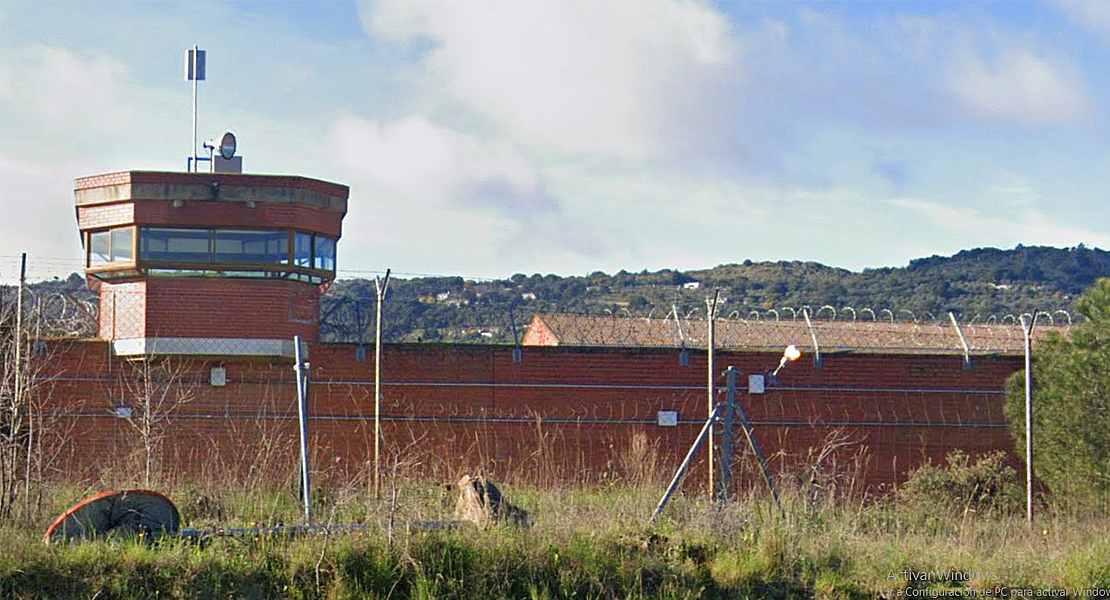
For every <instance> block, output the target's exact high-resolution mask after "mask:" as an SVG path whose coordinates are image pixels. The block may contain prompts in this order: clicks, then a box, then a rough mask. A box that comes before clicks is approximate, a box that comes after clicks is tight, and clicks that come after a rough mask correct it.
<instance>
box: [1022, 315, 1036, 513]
mask: <svg viewBox="0 0 1110 600" xmlns="http://www.w3.org/2000/svg"><path fill="white" fill-rule="evenodd" d="M1027 316H1029V315H1021V332H1022V334H1023V335H1024V337H1025V521H1026V523H1028V524H1029V526H1030V527H1032V526H1033V418H1032V415H1033V401H1032V399H1033V377H1032V373H1031V371H1030V368H1029V367H1030V363H1031V360H1030V355H1031V354H1032V348H1031V346H1032V344H1031V342H1030V338H1032V336H1033V326H1034V325H1035V324H1036V323H1037V317H1036V315H1034V316H1032V317H1030V320H1029V323H1028V324H1027V323H1026V322H1025V317H1027Z"/></svg>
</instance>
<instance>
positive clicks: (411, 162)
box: [329, 115, 607, 260]
mask: <svg viewBox="0 0 1110 600" xmlns="http://www.w3.org/2000/svg"><path fill="white" fill-rule="evenodd" d="M329 139H330V144H329V146H330V147H331V148H332V149H333V150H334V152H335V154H334V157H335V159H336V161H338V163H339V165H340V167H341V169H343V170H344V171H345V173H344V179H345V180H346V181H347V182H348V183H350V184H351V185H352V188H353V189H357V190H358V192H357V196H360V197H363V198H373V201H374V202H375V204H377V206H378V207H379V208H378V209H377V210H375V211H373V213H374V214H371V213H368V212H366V211H363V212H362V213H360V214H359V213H356V211H352V212H353V213H356V214H353V215H352V217H353V219H354V221H353V226H354V227H355V228H356V229H360V227H359V225H358V223H359V222H360V220H362V219H366V221H364V222H370V221H371V220H373V219H380V218H382V217H384V218H385V219H388V220H389V221H390V222H391V223H392V225H391V226H390V228H391V229H393V231H392V233H393V234H396V233H397V231H398V230H400V231H407V232H410V233H411V234H415V235H414V237H420V238H423V239H433V240H435V241H436V242H437V244H439V245H440V246H439V248H440V250H439V251H440V252H442V248H443V247H452V246H454V247H468V248H470V249H471V250H475V251H477V252H483V251H484V252H492V253H494V254H499V253H502V252H506V251H509V250H511V251H513V252H515V253H517V254H522V255H536V254H539V253H541V252H551V253H555V254H560V253H561V254H575V255H597V254H599V253H601V252H603V251H604V249H605V248H606V247H607V245H606V244H604V243H602V241H601V237H600V236H597V235H595V233H594V226H593V225H591V224H589V223H584V222H581V221H579V220H577V219H576V218H574V217H571V216H568V215H567V214H566V211H565V210H564V206H563V204H562V203H561V202H560V201H559V200H558V199H557V198H556V197H554V196H553V195H552V194H550V193H549V192H548V190H547V184H546V181H545V178H544V176H543V174H542V173H541V172H540V170H538V169H537V168H536V167H535V166H534V165H533V164H532V163H531V162H530V161H529V160H528V159H527V158H526V157H525V156H524V155H523V154H522V153H520V152H519V151H517V150H516V149H514V148H513V147H512V146H511V145H509V144H507V143H505V142H502V141H496V140H482V139H480V138H478V137H477V136H475V135H472V134H468V133H464V132H460V131H457V130H455V129H451V128H448V127H444V126H441V125H437V124H435V123H433V122H431V121H430V120H429V119H427V118H426V117H423V116H419V115H410V116H408V117H404V118H402V119H399V120H397V121H394V122H390V123H381V122H378V121H376V120H372V119H364V118H359V117H353V116H348V117H343V118H341V119H339V120H338V121H336V122H335V124H334V125H333V126H332V128H331V131H330V133H329ZM355 195H356V194H355V193H353V194H352V196H353V197H354V196H355ZM348 225H349V226H352V223H349V224H348ZM370 228H371V229H375V230H377V229H381V225H380V224H379V223H373V224H371V225H370ZM475 235H477V236H478V237H479V238H480V239H481V240H482V241H484V240H485V239H487V238H488V239H491V240H492V241H493V245H492V246H490V245H487V247H486V248H484V249H482V250H477V249H476V246H477V245H478V244H477V243H476V242H478V240H476V239H475V237H474V236H475ZM486 260H496V259H494V258H492V257H486Z"/></svg>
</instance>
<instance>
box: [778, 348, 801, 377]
mask: <svg viewBox="0 0 1110 600" xmlns="http://www.w3.org/2000/svg"><path fill="white" fill-rule="evenodd" d="M801 357H802V351H801V350H798V347H797V346H795V345H794V344H790V345H789V346H787V347H786V350H783V352H782V359H780V360H779V366H778V368H776V369H775V372H774V373H771V376H772V377H774V376H775V375H778V374H779V371H780V370H782V368H783V367H785V366H786V363H788V362H794V361H796V360H798V359H799V358H801Z"/></svg>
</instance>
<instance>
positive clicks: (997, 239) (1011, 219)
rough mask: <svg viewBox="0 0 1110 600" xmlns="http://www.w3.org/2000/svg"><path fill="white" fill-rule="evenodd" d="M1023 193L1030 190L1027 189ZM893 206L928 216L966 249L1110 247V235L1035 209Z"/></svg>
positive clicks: (925, 203) (901, 202)
mask: <svg viewBox="0 0 1110 600" xmlns="http://www.w3.org/2000/svg"><path fill="white" fill-rule="evenodd" d="M1023 193H1028V191H1027V190H1023ZM889 204H891V205H893V206H896V207H899V208H903V209H906V210H908V211H910V212H913V213H915V214H918V215H920V216H924V217H926V218H927V219H928V220H929V221H931V222H932V223H933V225H934V226H936V227H937V228H938V229H940V230H942V231H946V232H949V233H953V234H956V235H957V236H958V239H959V241H960V242H961V243H962V244H963V245H964V247H966V246H968V245H972V246H982V245H989V244H994V245H998V246H1013V245H1015V244H1026V245H1049V246H1060V247H1070V246H1075V245H1077V244H1080V243H1083V244H1086V245H1088V246H1094V247H1098V248H1110V234H1107V233H1106V232H1103V231H1095V230H1089V229H1082V228H1079V227H1074V226H1070V225H1065V224H1061V223H1058V222H1056V221H1054V220H1053V217H1052V216H1051V215H1047V214H1045V213H1044V212H1043V211H1042V210H1040V209H1039V208H1036V207H1033V206H1024V207H1021V208H1018V209H1016V210H1013V211H1009V212H1006V213H999V214H993V215H992V214H986V213H983V212H981V211H979V210H976V209H973V208H965V207H959V206H950V205H945V204H940V203H937V202H932V201H929V200H921V199H916V198H897V199H894V200H890V201H889Z"/></svg>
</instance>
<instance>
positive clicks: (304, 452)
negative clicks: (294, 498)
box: [293, 335, 312, 525]
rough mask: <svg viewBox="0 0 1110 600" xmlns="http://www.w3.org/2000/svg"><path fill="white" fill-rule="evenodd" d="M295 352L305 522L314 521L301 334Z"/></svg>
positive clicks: (306, 383) (294, 368) (305, 382)
mask: <svg viewBox="0 0 1110 600" xmlns="http://www.w3.org/2000/svg"><path fill="white" fill-rule="evenodd" d="M293 346H294V349H293V354H294V358H295V360H296V361H297V364H296V365H294V366H293V370H294V371H296V373H297V419H298V421H299V423H300V433H301V488H302V492H301V497H302V499H303V500H304V523H305V525H309V524H311V523H312V505H311V499H310V497H309V479H308V374H309V370H308V369H306V368H305V367H306V365H305V363H304V362H303V361H302V359H301V336H299V335H295V336H293Z"/></svg>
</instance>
